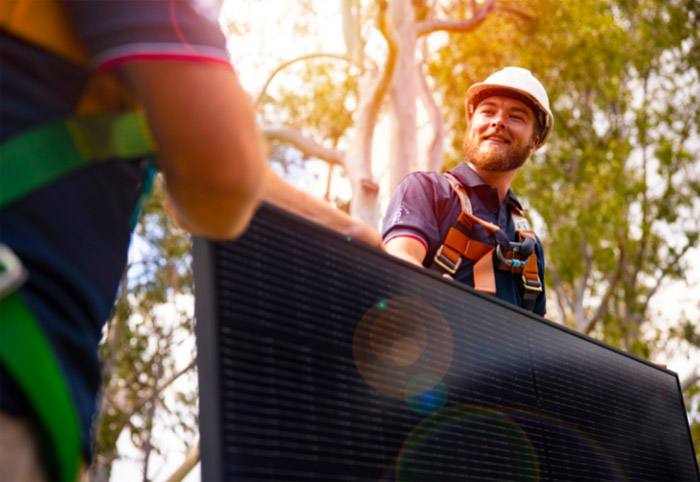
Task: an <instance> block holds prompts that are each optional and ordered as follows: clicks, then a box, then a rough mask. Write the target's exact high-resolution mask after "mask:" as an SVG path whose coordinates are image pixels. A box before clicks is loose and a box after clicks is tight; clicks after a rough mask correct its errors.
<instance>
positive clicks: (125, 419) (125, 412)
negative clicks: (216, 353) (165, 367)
mask: <svg viewBox="0 0 700 482" xmlns="http://www.w3.org/2000/svg"><path fill="white" fill-rule="evenodd" d="M194 366H195V360H192V361H191V362H190V364H189V365H187V366H186V367H185V368H183V369H182V370H180V371H179V372H177V373H175V374H173V375H172V376H171V377H170V378H168V379H166V380H165V381H164V382H163V383H161V384H160V385H158V386H157V387H154V388H152V389H151V390H149V392H148V393H147V394H146V395H144V396H142V397H141V398H139V399H137V400H136V401H135V402H133V403H131V404H130V406H128V407H124V406H120V405H121V404H117V402H116V400H114V399H110V400H109V402H110V403H111V404H112V405H114V406H115V407H116V408H117V409H118V410H119V411H120V412H121V413H122V414H121V417H119V420H118V421H117V422H115V423H117V424H118V425H119V426H124V425H126V424H128V423H129V419H130V418H131V416H132V415H133V414H134V413H136V411H137V410H139V409H140V408H141V407H143V406H144V405H145V404H146V403H147V402H148V401H149V400H150V399H151V398H152V397H154V396H155V395H157V394H159V393H160V392H162V391H163V390H165V389H166V388H167V387H168V386H170V385H171V384H172V383H173V382H175V380H177V379H178V378H180V377H181V376H182V375H184V374H185V373H187V372H188V371H189V370H191V369H192V368H194Z"/></svg>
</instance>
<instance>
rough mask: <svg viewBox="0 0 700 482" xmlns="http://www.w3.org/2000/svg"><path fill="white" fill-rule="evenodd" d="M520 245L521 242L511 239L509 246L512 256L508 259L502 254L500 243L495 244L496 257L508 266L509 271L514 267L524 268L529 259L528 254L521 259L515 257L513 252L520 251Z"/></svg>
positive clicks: (514, 268)
mask: <svg viewBox="0 0 700 482" xmlns="http://www.w3.org/2000/svg"><path fill="white" fill-rule="evenodd" d="M520 246H521V243H514V242H512V241H511V243H510V247H511V251H513V257H512V258H510V259H508V258H506V257H505V256H504V255H503V252H502V251H501V245H500V244H497V245H496V256H497V257H498V259H499V261H500V262H501V263H503V264H504V265H505V266H507V267H508V268H510V271H511V272H513V271H514V270H516V269H521V268H524V267H525V266H526V265H527V263H528V262H529V261H530V257H529V256H528V257H527V258H525V259H523V260H520V259H516V258H515V254H516V253H519V252H520Z"/></svg>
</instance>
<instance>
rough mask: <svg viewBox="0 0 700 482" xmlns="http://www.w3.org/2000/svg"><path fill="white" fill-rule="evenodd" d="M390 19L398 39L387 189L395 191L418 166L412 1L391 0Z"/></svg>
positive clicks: (392, 98) (392, 87) (390, 101)
mask: <svg viewBox="0 0 700 482" xmlns="http://www.w3.org/2000/svg"><path fill="white" fill-rule="evenodd" d="M389 23H390V25H391V27H392V29H393V33H394V35H395V38H396V42H397V59H396V67H395V71H394V78H393V82H392V83H391V90H390V97H389V110H390V112H391V150H390V164H389V166H390V167H389V190H390V192H394V190H395V189H396V186H398V185H399V182H401V180H402V179H403V178H404V177H405V176H406V175H407V174H408V173H409V172H410V170H411V169H415V168H416V167H417V166H416V163H417V140H416V136H417V122H416V98H417V95H416V94H417V89H416V80H417V79H416V21H415V14H414V11H413V4H412V3H411V2H409V1H406V0H391V1H390V2H389Z"/></svg>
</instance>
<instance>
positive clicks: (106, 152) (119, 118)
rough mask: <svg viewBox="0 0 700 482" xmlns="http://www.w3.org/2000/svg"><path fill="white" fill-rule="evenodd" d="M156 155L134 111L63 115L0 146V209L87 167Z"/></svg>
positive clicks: (145, 125) (151, 139)
mask: <svg viewBox="0 0 700 482" xmlns="http://www.w3.org/2000/svg"><path fill="white" fill-rule="evenodd" d="M156 152H157V148H156V144H155V142H154V141H153V138H152V137H151V134H150V131H149V129H148V126H147V124H146V119H145V116H144V115H143V113H140V112H128V113H120V114H101V115H94V116H81V117H69V118H67V119H64V120H62V121H59V122H54V123H52V124H47V125H45V126H42V127H38V128H36V129H31V130H29V131H28V132H25V133H22V134H20V135H18V136H15V137H13V138H11V139H9V140H8V141H6V142H4V143H3V144H2V145H1V146H0V209H2V208H3V207H5V206H7V205H8V204H10V203H12V202H13V201H16V200H18V199H20V198H22V197H23V196H24V195H26V194H29V193H31V192H34V191H35V190H37V189H39V188H41V187H43V186H45V185H47V184H49V183H51V182H53V181H55V180H57V179H59V178H61V177H63V176H64V175H66V174H69V173H71V172H73V171H76V170H77V169H79V168H81V167H84V166H87V165H88V164H92V163H95V162H100V161H107V160H111V159H115V158H121V159H133V158H136V157H144V156H149V155H152V154H155V153H156Z"/></svg>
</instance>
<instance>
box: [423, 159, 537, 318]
mask: <svg viewBox="0 0 700 482" xmlns="http://www.w3.org/2000/svg"><path fill="white" fill-rule="evenodd" d="M444 176H445V177H446V179H447V181H448V182H449V183H450V186H451V187H452V189H453V190H454V191H455V192H456V193H457V196H458V198H459V201H460V203H461V205H462V212H461V213H460V214H459V217H458V218H457V221H456V222H455V224H454V226H452V227H451V228H450V230H449V231H448V232H447V236H445V240H444V241H443V243H442V245H441V246H440V248H438V250H437V252H436V253H435V257H434V258H433V266H432V267H433V268H434V269H437V270H439V271H443V272H446V273H449V274H451V275H453V274H455V272H457V270H458V269H459V267H460V265H461V263H462V258H467V259H469V260H471V261H474V288H475V289H476V290H478V291H482V292H484V293H489V294H492V295H495V294H496V277H495V272H494V270H495V269H501V270H504V271H510V272H511V273H512V274H513V275H520V276H522V280H523V292H522V293H521V298H522V307H523V308H524V309H526V310H529V311H532V310H533V309H534V307H535V301H536V300H537V296H538V295H539V294H540V292H541V291H542V283H541V281H540V278H539V274H538V272H537V256H536V254H535V245H536V243H537V238H536V237H535V233H534V232H533V231H532V228H531V227H530V223H529V222H528V221H527V219H525V217H524V216H523V215H522V212H521V211H520V209H519V208H518V207H517V206H515V205H512V206H511V216H512V218H513V224H514V225H515V230H516V233H517V235H518V239H519V241H518V242H510V241H509V240H508V239H507V237H506V235H505V233H504V232H503V231H502V230H501V228H500V227H498V226H496V225H495V224H492V223H489V222H487V221H484V220H483V219H480V218H478V217H476V216H474V214H472V204H471V201H470V200H469V195H468V194H467V191H466V189H465V188H464V186H463V185H462V183H461V181H460V180H459V179H458V178H457V177H456V176H455V175H454V174H452V173H451V172H449V171H448V172H447V173H445V174H444ZM475 225H479V226H482V227H483V229H484V231H485V232H486V235H487V236H488V238H489V240H490V241H491V243H484V242H481V241H478V240H476V239H473V238H472V237H471V236H472V229H473V228H474V226H475ZM494 253H495V254H496V256H495V257H494V256H493V255H494Z"/></svg>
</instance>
